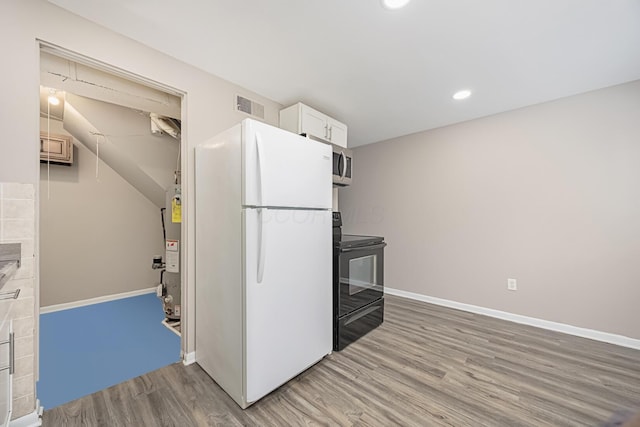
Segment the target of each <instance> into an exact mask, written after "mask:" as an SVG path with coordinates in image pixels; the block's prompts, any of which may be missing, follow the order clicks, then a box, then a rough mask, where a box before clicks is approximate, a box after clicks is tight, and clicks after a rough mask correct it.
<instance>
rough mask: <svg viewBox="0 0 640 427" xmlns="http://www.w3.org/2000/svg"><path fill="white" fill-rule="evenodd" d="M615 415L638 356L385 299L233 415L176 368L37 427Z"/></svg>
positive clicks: (507, 422) (52, 415)
mask: <svg viewBox="0 0 640 427" xmlns="http://www.w3.org/2000/svg"><path fill="white" fill-rule="evenodd" d="M61 387H64V385H62V384H61ZM625 410H626V411H640V351H638V350H633V349H628V348H623V347H618V346H614V345H610V344H606V343H601V342H596V341H591V340H588V339H583V338H578V337H573V336H569V335H564V334H560V333H556V332H550V331H546V330H542V329H537V328H533V327H529V326H524V325H518V324H514V323H510V322H506V321H503V320H498V319H493V318H490V317H485V316H481V315H477V314H472V313H467V312H463V311H458V310H453V309H449V308H444V307H439V306H435V305H431V304H427V303H423V302H417V301H412V300H408V299H404V298H399V297H393V296H387V297H386V305H385V323H384V324H383V325H382V326H381V327H379V328H378V329H376V330H374V331H372V332H371V333H369V334H368V335H367V336H366V337H363V338H362V339H360V340H359V341H357V342H356V343H354V344H352V345H350V346H349V347H347V349H345V350H343V351H342V352H334V353H333V354H331V355H329V356H328V357H326V358H325V359H324V360H322V361H321V362H320V363H318V364H317V365H315V366H313V367H312V368H310V369H309V370H307V371H306V372H304V373H303V374H301V375H299V376H298V377H297V378H295V379H293V380H292V381H290V382H289V383H287V384H285V385H284V386H282V387H280V388H279V389H278V390H276V391H274V392H273V393H271V394H270V395H268V396H267V397H265V398H263V399H262V400H261V401H259V402H257V403H256V404H254V405H253V406H251V407H249V408H248V409H246V410H244V411H243V410H241V409H240V408H239V407H238V406H237V405H236V404H235V403H234V402H233V401H232V400H231V398H229V397H228V396H227V395H226V394H225V392H224V391H223V390H222V389H220V388H219V387H218V386H217V385H216V383H215V382H214V381H213V380H212V379H211V378H210V377H209V376H208V375H207V374H206V373H205V372H204V371H203V370H202V369H201V368H200V367H199V366H198V365H197V364H194V365H191V366H183V365H182V364H179V363H178V364H174V365H171V366H167V367H165V368H162V369H159V370H157V371H154V372H151V373H149V374H146V375H143V376H142V377H138V378H135V379H133V380H130V381H127V382H125V383H122V384H119V385H116V386H114V387H111V388H108V389H106V390H103V391H100V392H98V393H95V394H92V395H90V396H86V397H83V398H81V399H78V400H76V401H73V402H70V403H67V404H65V405H62V406H59V407H57V408H53V409H50V410H47V411H45V412H44V416H43V425H44V426H65V427H66V426H180V427H185V426H211V425H220V426H243V425H244V426H299V425H300V426H303V425H304V426H306V425H314V426H315V425H317V426H324V425H332V426H333V425H335V426H396V425H398V426H441V425H443V426H444V425H447V426H599V425H602V424H603V423H604V422H606V421H607V420H611V418H612V416H614V415H615V414H616V413H617V414H618V415H620V414H621V413H622V411H625Z"/></svg>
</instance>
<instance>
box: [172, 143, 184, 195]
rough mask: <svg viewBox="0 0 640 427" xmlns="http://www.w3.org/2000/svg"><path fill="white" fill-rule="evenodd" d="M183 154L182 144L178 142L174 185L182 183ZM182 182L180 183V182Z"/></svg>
mask: <svg viewBox="0 0 640 427" xmlns="http://www.w3.org/2000/svg"><path fill="white" fill-rule="evenodd" d="M181 154H182V144H180V142H178V158H177V159H176V171H175V173H174V174H173V180H174V181H175V182H174V184H176V185H178V184H181V183H182V177H181V176H180V155H181ZM178 177H180V178H178ZM178 181H180V182H178Z"/></svg>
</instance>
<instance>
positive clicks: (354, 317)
mask: <svg viewBox="0 0 640 427" xmlns="http://www.w3.org/2000/svg"><path fill="white" fill-rule="evenodd" d="M381 308H382V306H381V305H375V306H373V307H369V308H367V309H366V310H364V311H363V312H362V313H358V314H356V315H355V316H353V317H352V318H351V319H349V320H347V321H346V322H344V326H347V325H348V324H349V323H353V322H355V321H356V320H358V319H360V318H362V317H364V316H366V315H367V314H371V313H373V312H374V311H376V310H380V309H381Z"/></svg>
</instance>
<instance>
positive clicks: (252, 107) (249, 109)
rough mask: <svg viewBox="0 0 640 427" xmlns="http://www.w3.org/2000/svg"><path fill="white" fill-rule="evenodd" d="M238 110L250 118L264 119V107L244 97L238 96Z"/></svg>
mask: <svg viewBox="0 0 640 427" xmlns="http://www.w3.org/2000/svg"><path fill="white" fill-rule="evenodd" d="M235 108H236V110H237V111H240V112H241V113H245V114H249V115H250V116H254V117H257V118H259V119H264V105H262V104H259V103H257V102H256V101H252V100H251V99H249V98H245V97H244V96H240V95H236V107H235Z"/></svg>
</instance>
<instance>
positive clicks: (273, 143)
mask: <svg viewBox="0 0 640 427" xmlns="http://www.w3.org/2000/svg"><path fill="white" fill-rule="evenodd" d="M331 156H332V150H331V147H330V146H329V145H325V144H322V143H320V142H317V141H313V140H310V139H307V138H304V137H301V136H298V135H295V134H293V133H290V132H288V131H285V130H282V129H279V128H276V127H273V126H269V125H267V124H264V123H261V122H258V121H255V120H250V119H246V120H244V121H243V122H242V123H240V124H239V125H237V126H234V127H233V128H231V129H229V130H227V131H226V132H223V133H221V134H220V135H218V136H216V137H214V138H212V139H210V140H208V141H207V142H205V143H203V144H201V145H199V146H197V147H196V152H195V177H196V181H195V206H196V212H195V227H196V229H195V234H196V242H195V243H196V253H195V262H196V265H195V268H196V295H195V299H196V329H195V334H196V343H195V344H196V349H195V352H196V362H197V363H198V364H199V365H200V366H201V367H202V368H203V369H204V370H205V371H206V372H207V373H208V374H209V375H210V376H211V377H212V378H213V379H214V380H215V381H216V382H217V383H218V384H219V385H220V386H221V387H222V388H223V389H224V390H225V391H226V392H227V393H228V394H229V396H231V397H232V398H233V400H235V401H236V402H237V403H238V405H240V406H241V407H242V408H246V407H247V406H249V405H251V404H252V403H254V402H255V401H257V400H258V399H260V398H261V397H263V396H265V395H267V394H268V393H270V392H271V391H273V390H275V389H276V388H277V387H279V386H280V385H282V384H284V383H286V382H287V381H288V380H289V379H291V378H293V377H295V376H296V375H298V374H299V373H301V372H303V371H304V370H305V369H307V368H308V367H310V366H312V365H313V364H315V363H316V362H318V361H319V360H320V359H322V358H323V357H324V356H325V355H327V354H329V353H330V352H331V349H332V332H333V327H332V246H331V245H332V243H331V242H332V240H331V239H332V237H331V207H332V178H331V172H332V170H331Z"/></svg>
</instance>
